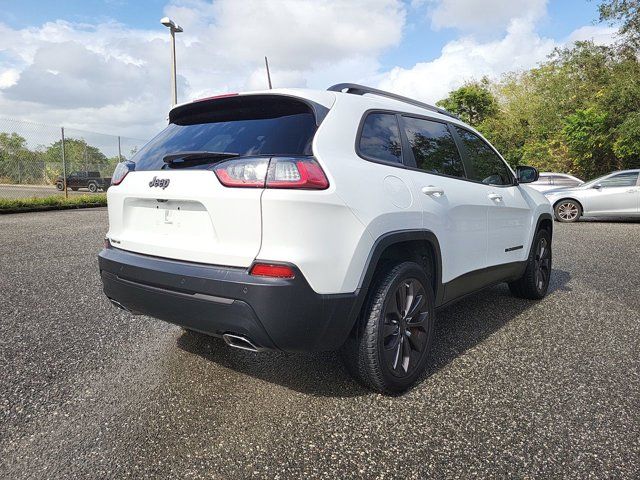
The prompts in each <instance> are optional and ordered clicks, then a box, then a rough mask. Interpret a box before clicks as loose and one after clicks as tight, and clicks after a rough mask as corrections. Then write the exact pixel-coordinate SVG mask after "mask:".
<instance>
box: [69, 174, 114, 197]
mask: <svg viewBox="0 0 640 480" xmlns="http://www.w3.org/2000/svg"><path fill="white" fill-rule="evenodd" d="M109 185H111V177H102V176H100V172H85V171H78V172H71V173H70V174H69V175H67V188H70V189H71V190H73V191H74V192H75V191H76V190H78V189H79V188H88V189H89V191H90V192H97V191H98V190H106V189H107V188H109ZM56 188H57V189H58V190H64V178H63V177H62V176H59V177H58V178H57V179H56Z"/></svg>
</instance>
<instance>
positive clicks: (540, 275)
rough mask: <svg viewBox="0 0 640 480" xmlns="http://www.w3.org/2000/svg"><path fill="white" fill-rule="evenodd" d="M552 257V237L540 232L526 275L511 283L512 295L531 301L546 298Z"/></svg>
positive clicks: (543, 231)
mask: <svg viewBox="0 0 640 480" xmlns="http://www.w3.org/2000/svg"><path fill="white" fill-rule="evenodd" d="M551 257H552V255H551V235H550V234H549V232H548V231H547V230H539V231H538V233H537V234H536V236H535V238H534V240H533V246H532V248H531V252H530V253H529V258H528V259H527V266H526V269H525V271H524V275H522V277H520V278H519V279H518V280H516V281H513V282H510V283H509V290H511V293H512V294H513V295H514V296H516V297H520V298H529V299H531V300H540V299H541V298H544V296H545V295H546V294H547V290H548V289H549V281H550V279H551Z"/></svg>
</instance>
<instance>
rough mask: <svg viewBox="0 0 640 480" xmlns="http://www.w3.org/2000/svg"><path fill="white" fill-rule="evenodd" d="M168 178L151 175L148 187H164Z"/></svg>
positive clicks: (167, 182) (167, 183)
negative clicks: (151, 178)
mask: <svg viewBox="0 0 640 480" xmlns="http://www.w3.org/2000/svg"><path fill="white" fill-rule="evenodd" d="M169 182H170V180H169V179H168V178H158V177H153V180H151V181H150V182H149V186H150V187H152V188H153V187H160V188H161V189H163V190H164V189H165V188H167V187H168V186H169Z"/></svg>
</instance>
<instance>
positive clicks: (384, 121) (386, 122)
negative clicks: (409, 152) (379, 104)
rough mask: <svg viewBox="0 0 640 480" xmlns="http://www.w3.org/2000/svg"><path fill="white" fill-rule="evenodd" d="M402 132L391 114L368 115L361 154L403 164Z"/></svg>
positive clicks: (361, 142) (363, 128)
mask: <svg viewBox="0 0 640 480" xmlns="http://www.w3.org/2000/svg"><path fill="white" fill-rule="evenodd" d="M400 145H401V144H400V132H399V130H398V122H397V120H396V116H395V115H393V114H390V113H370V114H369V115H367V118H366V120H365V121H364V125H363V127H362V134H361V135H360V142H359V146H360V153H361V154H362V155H364V156H365V157H369V158H373V159H375V160H384V161H386V162H398V163H401V160H400V156H401V153H402V149H401V147H400Z"/></svg>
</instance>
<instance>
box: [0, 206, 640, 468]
mask: <svg viewBox="0 0 640 480" xmlns="http://www.w3.org/2000/svg"><path fill="white" fill-rule="evenodd" d="M555 227H556V232H555V238H554V248H555V250H554V255H555V257H554V271H553V276H552V280H551V287H550V294H549V295H548V297H547V298H546V299H545V300H543V301H542V302H539V303H536V302H531V301H524V300H518V299H514V298H512V297H511V296H510V295H509V292H508V289H507V288H506V286H504V285H502V286H498V287H495V288H492V289H490V290H487V291H485V292H483V293H480V294H477V295H474V296H472V297H470V298H468V299H466V300H464V301H462V302H460V303H458V304H456V305H454V306H452V307H449V308H448V309H446V310H444V311H442V312H440V314H439V317H438V324H437V328H436V335H435V340H434V349H433V353H432V356H431V357H432V358H431V367H430V369H429V372H428V375H427V376H426V378H425V379H424V380H423V381H422V382H421V384H420V385H419V386H418V387H417V388H415V389H413V390H412V391H410V392H409V393H407V394H406V395H404V396H402V397H397V398H393V397H384V396H380V395H377V394H373V393H370V392H368V391H367V390H364V389H362V388H360V387H359V386H357V385H356V384H354V383H353V382H352V380H351V379H350V377H349V376H348V375H347V373H346V372H345V371H344V370H343V368H342V366H341V365H340V363H339V361H338V359H337V357H336V355H335V354H332V353H325V354H316V355H289V354H282V353H274V352H271V353H262V354H253V353H249V352H243V351H240V350H234V349H231V348H228V347H226V346H225V345H224V344H223V343H222V342H221V341H218V340H215V339H207V338H204V337H202V336H199V335H195V334H186V333H183V331H182V330H181V329H180V328H178V327H175V326H171V325H169V324H165V323H162V322H159V321H155V320H152V319H149V318H146V317H133V316H130V315H129V314H127V313H124V312H122V311H118V310H116V309H115V308H113V307H112V306H111V305H110V304H109V303H108V302H107V300H106V299H105V298H104V296H103V295H102V292H101V285H100V280H99V276H98V271H97V260H96V253H97V252H98V250H99V249H100V247H101V245H102V239H103V237H104V233H105V231H106V228H107V215H106V210H104V209H90V210H81V211H65V212H49V213H35V214H19V215H4V216H0V288H1V291H2V294H1V295H0V318H1V321H0V345H1V348H0V477H1V478H70V477H92V478H105V477H114V478H123V477H143V476H154V475H155V476H162V477H170V476H175V477H181V478H182V477H187V478H247V477H252V476H255V477H261V478H355V477H362V478H382V477H384V478H391V477H403V478H426V477H432V478H443V477H447V478H470V477H483V478H486V477H507V476H513V477H519V478H522V477H528V478H531V477H551V476H554V477H565V478H603V477H616V478H638V476H639V475H640V295H639V294H638V292H639V290H640V268H639V260H640V222H615V221H609V222H592V221H590V222H580V223H578V224H571V225H560V224H557V223H556V224H555Z"/></svg>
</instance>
